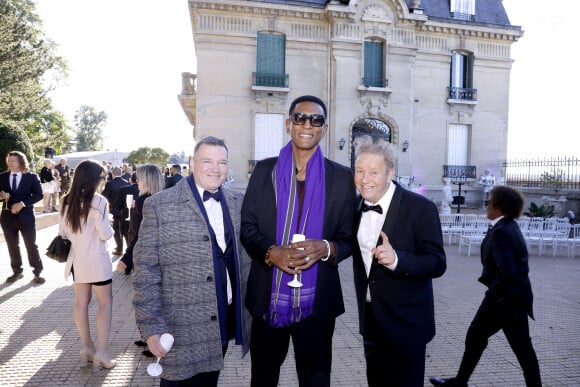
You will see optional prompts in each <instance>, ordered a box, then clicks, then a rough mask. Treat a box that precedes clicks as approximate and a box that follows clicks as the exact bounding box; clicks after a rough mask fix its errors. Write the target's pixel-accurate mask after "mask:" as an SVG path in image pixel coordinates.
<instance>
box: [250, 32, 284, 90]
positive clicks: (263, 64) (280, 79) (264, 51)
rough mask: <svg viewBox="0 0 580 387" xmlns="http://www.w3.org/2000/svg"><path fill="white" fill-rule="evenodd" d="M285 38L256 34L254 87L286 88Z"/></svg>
mask: <svg viewBox="0 0 580 387" xmlns="http://www.w3.org/2000/svg"><path fill="white" fill-rule="evenodd" d="M285 71H286V36H285V35H282V34H278V33H271V32H258V43H257V50H256V73H255V77H254V86H267V87H288V77H287V76H286V75H285Z"/></svg>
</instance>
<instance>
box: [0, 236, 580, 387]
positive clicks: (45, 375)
mask: <svg viewBox="0 0 580 387" xmlns="http://www.w3.org/2000/svg"><path fill="white" fill-rule="evenodd" d="M57 231H58V230H57V226H50V227H46V228H44V229H42V230H40V231H39V232H38V238H37V239H38V245H39V248H40V250H41V252H43V251H45V249H46V246H47V245H48V243H49V242H50V240H51V239H52V237H54V236H55V235H56V233H57ZM446 250H447V254H448V270H447V272H446V274H445V275H444V276H443V277H442V278H440V279H438V280H435V281H434V288H435V307H436V321H437V336H436V337H435V339H434V340H433V341H432V342H431V343H430V344H429V345H428V347H427V372H426V374H427V376H432V375H452V374H454V372H455V371H456V369H457V367H458V365H459V361H460V358H461V355H462V351H463V340H464V337H465V332H466V330H467V327H468V325H469V323H470V321H471V318H472V317H473V315H474V314H475V311H476V309H477V307H478V306H479V303H480V301H481V299H482V297H483V293H484V287H483V286H482V285H480V284H478V283H477V281H476V279H477V277H478V276H479V273H480V269H481V265H480V262H479V256H478V255H479V254H472V255H471V257H467V256H466V255H464V254H459V253H458V252H457V246H456V245H453V246H446ZM25 261H26V259H25ZM44 265H45V271H44V272H43V275H44V276H45V277H46V279H47V281H46V283H45V284H44V285H37V284H35V283H34V282H32V281H31V280H32V273H31V270H30V268H29V267H28V264H27V263H25V265H24V273H25V277H24V278H23V279H22V280H19V281H17V282H16V283H14V284H11V285H8V284H5V283H3V281H4V279H5V278H6V277H8V276H9V275H10V274H11V270H10V264H9V257H8V252H7V248H6V245H5V243H4V242H3V241H2V240H1V239H0V282H1V283H2V284H0V386H23V385H26V386H100V385H107V386H155V385H158V384H159V379H156V378H152V377H150V376H148V375H147V372H146V367H147V365H148V364H149V363H150V362H151V361H152V359H150V358H146V357H144V356H143V355H141V348H138V347H137V346H135V345H134V344H133V342H134V341H135V340H138V339H139V333H138V331H137V328H136V327H135V320H134V317H133V310H132V305H131V299H132V290H131V284H130V277H128V276H125V275H124V274H119V273H115V275H114V278H113V292H114V306H113V308H114V310H113V331H112V333H111V345H110V352H111V355H112V356H113V357H115V358H116V359H117V361H118V364H117V366H116V367H115V368H113V369H112V370H102V371H99V372H92V368H91V367H85V368H80V367H79V363H80V362H79V356H78V352H79V347H80V343H79V337H78V333H77V330H76V327H75V324H74V319H73V301H74V297H73V289H72V281H69V282H66V281H65V280H64V278H63V272H64V265H63V264H59V263H57V262H54V261H52V260H50V259H48V258H44ZM530 270H531V274H530V277H531V280H532V286H533V289H534V293H535V303H534V309H535V315H536V321H530V332H531V336H532V340H533V343H534V345H535V348H536V352H537V354H538V358H539V362H540V368H541V372H542V377H543V381H544V385H546V386H579V385H580V322H579V321H580V257H575V258H567V257H557V258H552V257H546V256H544V257H543V258H539V257H537V256H536V255H532V256H531V257H530ZM340 272H341V276H342V284H343V295H344V299H345V303H346V313H345V314H344V315H342V316H340V317H339V318H338V320H337V323H336V331H335V336H334V353H333V356H334V358H333V363H332V366H333V369H332V385H333V386H364V385H366V378H365V363H364V357H363V349H362V342H361V339H360V336H359V334H358V320H357V315H356V300H355V296H354V288H353V283H352V273H351V272H352V270H351V262H350V260H348V261H346V262H344V263H343V264H342V265H341V268H340ZM95 312H96V300H93V302H92V304H91V309H90V314H91V321H93V324H94V315H95ZM91 328H92V331H93V333H94V332H95V329H94V325H93V326H92V327H91ZM393 356H396V354H393ZM292 357H293V355H292V353H290V354H289V356H288V359H287V360H286V363H285V364H284V367H283V370H282V374H281V377H280V385H281V386H297V385H298V383H297V378H296V374H295V371H294V362H293V359H292ZM249 375H250V359H249V355H248V356H246V357H245V358H244V359H240V352H239V349H238V347H235V346H230V350H229V352H228V354H227V355H226V368H225V369H224V370H223V372H222V374H221V378H220V385H221V386H248V385H249V381H250V376H249ZM425 385H429V384H428V379H426V384H425ZM470 385H471V386H523V385H524V381H523V376H522V374H521V371H520V368H519V366H518V364H517V361H516V358H515V356H514V355H513V354H512V352H511V350H510V349H509V346H508V344H507V341H506V339H505V337H504V336H503V334H501V333H500V334H498V335H496V336H495V337H493V338H492V339H491V340H490V343H489V347H488V349H487V350H486V352H485V353H484V355H483V358H482V360H481V362H480V364H479V366H478V367H477V369H476V371H475V373H474V375H473V377H472V379H471V381H470Z"/></svg>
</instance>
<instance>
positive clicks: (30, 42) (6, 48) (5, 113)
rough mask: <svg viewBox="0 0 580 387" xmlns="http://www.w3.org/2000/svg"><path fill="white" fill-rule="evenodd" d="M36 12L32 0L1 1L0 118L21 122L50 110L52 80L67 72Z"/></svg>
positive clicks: (64, 63) (63, 75) (21, 123)
mask: <svg viewBox="0 0 580 387" xmlns="http://www.w3.org/2000/svg"><path fill="white" fill-rule="evenodd" d="M35 12H36V9H35V5H34V2H33V1H31V0H2V1H0V15H2V17H0V118H2V119H3V120H4V122H15V123H16V124H20V125H21V126H23V124H24V123H25V122H27V121H29V120H31V119H32V120H33V121H34V117H36V116H38V115H39V114H40V115H42V114H43V113H44V112H45V111H46V110H47V109H48V110H50V106H51V102H50V100H49V99H48V98H47V96H46V95H47V92H48V91H49V90H50V89H51V88H53V87H54V85H51V81H56V82H58V81H60V80H61V79H62V78H64V77H65V76H66V73H67V66H66V62H65V60H64V59H63V58H61V57H59V56H57V55H56V45H55V43H54V42H53V41H52V40H50V39H48V38H47V37H46V36H44V32H43V31H42V28H41V26H42V22H41V20H40V18H39V17H38V16H37V15H36V13H35ZM44 84H48V85H49V86H48V87H47V89H45V87H44V86H43V85H44Z"/></svg>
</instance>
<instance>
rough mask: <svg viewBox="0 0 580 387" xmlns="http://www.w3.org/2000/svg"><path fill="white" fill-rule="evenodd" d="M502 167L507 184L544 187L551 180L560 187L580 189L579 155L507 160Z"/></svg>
mask: <svg viewBox="0 0 580 387" xmlns="http://www.w3.org/2000/svg"><path fill="white" fill-rule="evenodd" d="M502 168H503V169H504V176H505V182H506V185H510V186H514V187H531V188H542V187H545V184H546V182H547V180H551V181H552V182H556V184H558V186H559V188H560V189H580V158H577V157H555V158H543V159H526V160H507V161H504V162H503V164H502Z"/></svg>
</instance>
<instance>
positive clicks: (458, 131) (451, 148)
mask: <svg viewBox="0 0 580 387" xmlns="http://www.w3.org/2000/svg"><path fill="white" fill-rule="evenodd" d="M448 130H449V133H448V137H447V141H448V143H447V164H448V165H467V156H468V151H469V126H467V125H460V124H449V129H448Z"/></svg>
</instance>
